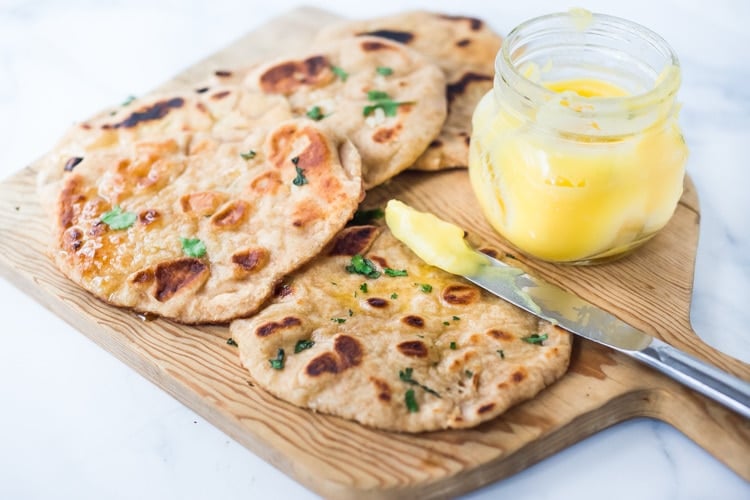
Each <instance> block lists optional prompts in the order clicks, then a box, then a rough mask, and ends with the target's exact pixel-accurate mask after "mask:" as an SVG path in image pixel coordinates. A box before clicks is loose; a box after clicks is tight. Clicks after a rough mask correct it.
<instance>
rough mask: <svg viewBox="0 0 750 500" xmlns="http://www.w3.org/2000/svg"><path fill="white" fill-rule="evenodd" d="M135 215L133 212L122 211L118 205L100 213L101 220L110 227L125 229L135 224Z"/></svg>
mask: <svg viewBox="0 0 750 500" xmlns="http://www.w3.org/2000/svg"><path fill="white" fill-rule="evenodd" d="M135 219H136V215H135V213H133V212H123V211H122V208H120V205H115V207H114V208H113V209H112V210H110V211H109V212H107V213H105V214H104V215H102V218H101V221H102V222H103V223H105V224H106V225H108V226H109V228H110V229H115V230H120V229H127V228H129V227H130V226H132V225H133V224H135Z"/></svg>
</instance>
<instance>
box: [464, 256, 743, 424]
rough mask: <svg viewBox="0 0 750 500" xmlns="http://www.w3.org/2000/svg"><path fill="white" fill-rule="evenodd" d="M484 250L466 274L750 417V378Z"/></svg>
mask: <svg viewBox="0 0 750 500" xmlns="http://www.w3.org/2000/svg"><path fill="white" fill-rule="evenodd" d="M474 251H475V252H476V250H474ZM476 253H477V254H479V252H476ZM480 255H481V256H482V258H486V264H484V265H481V266H478V267H477V268H476V269H475V270H474V271H473V272H472V273H471V274H468V275H464V277H465V278H466V279H468V280H469V281H471V282H472V283H474V284H476V285H478V286H480V287H482V288H484V289H485V290H487V291H489V292H491V293H493V294H494V295H497V296H498V297H500V298H502V299H504V300H506V301H508V302H510V303H511V304H514V305H516V306H518V307H520V308H521V309H524V310H526V311H528V312H530V313H532V314H534V315H536V316H538V317H540V318H542V319H545V320H547V321H550V322H551V323H554V324H556V325H558V326H559V327H561V328H563V329H565V330H567V331H569V332H571V333H574V334H576V335H578V336H580V337H583V338H586V339H589V340H592V341H594V342H597V343H599V344H602V345H605V346H607V347H610V348H612V349H614V350H616V351H619V352H621V353H623V354H625V355H627V356H629V357H631V358H634V359H637V360H638V361H640V362H642V363H644V364H646V365H648V366H651V367H652V368H655V369H656V370H658V371H660V372H662V373H664V374H665V375H667V376H669V377H671V378H673V379H674V380H676V381H678V382H680V383H681V384H683V385H685V386H687V387H689V388H691V389H694V390H695V391H697V392H699V393H701V394H703V395H704V396H707V397H709V398H711V399H713V400H714V401H716V402H718V403H720V404H722V405H724V406H726V407H727V408H729V409H731V410H733V411H735V412H737V413H739V414H740V415H742V416H743V417H745V418H750V383H748V382H745V381H744V380H742V379H740V378H737V377H735V376H733V375H730V374H729V373H727V372H725V371H723V370H720V369H718V368H716V367H714V366H711V365H709V364H707V363H705V362H703V361H701V360H699V359H697V358H695V357H693V356H690V355H689V354H686V353H684V352H682V351H680V350H679V349H677V348H675V347H672V346H671V345H669V344H667V343H666V342H663V341H661V340H659V339H657V338H654V337H652V336H650V335H648V334H646V333H644V332H642V331H640V330H638V329H636V328H634V327H632V326H630V325H628V324H627V323H625V322H623V321H621V320H619V319H617V318H616V317H615V316H613V315H612V314H610V313H608V312H606V311H603V310H602V309H600V308H598V307H597V306H595V305H593V304H590V303H588V302H586V301H585V300H583V299H581V298H579V297H577V296H575V295H573V294H572V293H569V292H567V291H565V290H563V289H562V288H559V287H557V286H555V285H552V284H550V283H546V282H544V281H542V280H539V279H537V278H534V277H532V276H530V275H528V274H526V273H524V272H523V271H522V270H521V269H518V268H515V267H512V266H509V265H508V264H506V263H504V262H501V261H499V260H497V259H493V258H492V257H489V256H487V255H484V254H480Z"/></svg>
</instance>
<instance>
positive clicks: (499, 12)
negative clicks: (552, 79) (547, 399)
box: [0, 0, 750, 500]
mask: <svg viewBox="0 0 750 500" xmlns="http://www.w3.org/2000/svg"><path fill="white" fill-rule="evenodd" d="M296 3H297V2H293V1H288V0H273V1H264V2H247V1H246V2H240V1H236V2H232V1H229V0H213V1H210V2H205V3H200V2H194V1H177V0H172V1H168V0H126V1H111V0H105V1H96V0H61V1H57V2H56V1H50V0H30V1H23V0H0V177H2V178H5V177H7V176H9V175H11V174H12V173H14V172H16V171H17V170H19V169H21V168H22V167H24V166H25V165H27V164H28V163H29V162H31V161H32V160H34V159H35V158H36V157H37V156H38V155H39V154H40V153H41V152H43V151H44V150H45V149H46V148H48V147H49V146H50V145H52V144H53V143H54V141H55V140H56V139H57V138H58V137H59V136H60V134H61V133H62V132H63V131H64V130H65V128H66V127H67V126H69V125H70V124H71V123H72V122H73V121H74V120H76V119H80V118H83V117H85V116H87V115H89V114H91V113H93V112H94V111H96V110H98V109H99V108H102V107H105V106H107V105H110V104H112V103H118V102H121V101H122V100H123V99H124V98H125V97H126V96H128V95H130V94H140V93H143V92H145V91H147V90H148V89H150V88H152V87H153V86H155V85H156V84H158V83H160V82H162V81H164V80H166V79H168V78H169V77H170V76H171V75H173V74H174V73H176V72H177V71H179V70H180V69H182V68H184V67H185V66H188V65H190V64H191V63H193V62H195V61H196V60H198V59H201V58H202V57H204V56H206V55H208V54H210V53H212V52H213V51H215V50H217V49H219V48H220V47H222V46H224V45H226V44H228V43H229V42H231V41H232V40H234V39H235V38H237V37H239V36H241V35H242V34H244V33H246V32H247V31H249V30H251V29H253V28H254V27H256V26H258V25H260V24H262V23H263V22H264V21H266V20H267V19H269V18H271V17H273V16H275V15H277V14H280V13H283V12H284V11H286V10H288V9H290V8H292V7H293V6H294V5H295V4H296ZM574 5H575V4H574ZM574 5H567V4H561V3H560V2H553V1H524V2H496V3H490V2H482V1H474V0H463V1H462V2H460V3H459V2H453V3H450V2H429V1H423V2H408V1H406V0H401V1H390V0H378V1H376V2H367V3H364V2H356V3H355V2H344V1H337V2H329V3H323V4H321V5H320V6H322V7H326V8H328V9H330V10H333V11H336V12H339V13H341V14H342V15H346V16H349V17H365V16H372V15H379V14H384V13H388V12H393V11H396V10H399V9H403V8H406V7H416V6H432V7H433V8H435V9H442V10H449V11H453V12H456V13H467V14H473V15H476V16H478V17H482V18H484V19H486V20H488V21H489V22H490V23H491V24H492V25H493V26H494V27H495V28H496V29H498V30H500V31H501V32H507V31H508V30H509V29H511V28H512V27H513V26H515V25H516V24H518V23H519V22H521V21H523V20H525V19H527V18H530V17H533V16H536V15H540V14H544V13H547V12H551V11H555V10H560V9H566V8H568V7H569V6H574ZM577 5H579V6H583V7H587V8H589V9H591V10H594V11H599V12H606V13H610V14H614V15H620V16H623V17H627V18H630V19H632V20H635V21H638V22H641V23H642V24H645V25H647V26H649V27H651V28H652V29H654V30H656V31H657V32H659V33H661V34H662V35H663V36H664V37H665V38H666V39H667V40H668V41H669V42H670V43H671V44H672V45H673V46H674V47H675V49H676V50H677V52H678V54H679V55H680V57H681V59H682V63H683V71H684V83H683V88H682V91H681V100H682V102H683V103H684V108H683V112H682V124H683V129H684V132H685V135H686V138H687V141H688V144H689V146H690V148H691V157H690V160H689V164H688V171H689V172H690V174H691V175H692V177H693V179H694V180H695V183H696V185H697V187H698V192H699V196H700V202H701V211H702V220H701V241H700V245H699V251H698V264H697V272H696V283H695V293H694V297H693V314H692V320H693V324H694V326H695V329H696V331H697V332H698V333H699V334H700V335H701V336H702V337H703V338H704V339H706V340H707V341H708V342H710V343H712V344H714V345H716V346H717V347H719V348H720V349H722V350H724V351H726V352H728V353H730V354H733V355H734V356H736V357H739V358H741V359H744V360H745V361H750V333H748V331H747V325H748V324H750V307H748V303H750V300H748V299H750V223H748V220H749V219H748V214H749V213H750V197H749V196H748V195H747V186H748V184H750V182H749V181H750V169H748V165H747V158H748V152H750V90H748V89H749V88H750V87H748V82H749V81H750V59H749V58H748V55H747V54H748V52H747V47H749V46H750V30H748V24H749V23H750V3H748V2H745V1H743V0H736V1H734V2H730V1H719V0H714V1H712V2H710V3H709V2H700V3H699V2H697V1H687V0H679V1H678V0H673V1H669V2H654V1H648V0H639V1H635V0H631V1H627V2H626V1H623V0H619V1H606V2H595V1H590V2H577ZM709 6H710V8H709ZM0 317H1V318H2V321H3V324H2V333H1V334H0V335H2V336H1V337H0V338H1V339H2V349H0V405H2V406H1V408H2V409H1V410H0V498H3V499H32V498H33V499H43V498H44V499H47V498H75V499H98V498H109V499H118V498H144V499H145V498H148V499H151V498H154V499H156V498H158V499H201V498H226V499H232V498H263V497H265V496H272V497H273V498H314V497H315V495H314V494H312V493H311V492H309V491H308V490H306V489H304V488H302V487H301V486H299V485H298V484H296V483H295V482H294V481H292V480H290V479H289V478H287V477H286V476H284V475H283V474H281V473H280V472H278V471H277V470H276V469H274V468H273V467H271V466H270V465H268V464H266V463H264V462H262V461H261V460H260V459H258V458H256V457H255V456H254V455H253V454H252V453H250V452H249V451H247V450H245V449H244V448H242V447H241V446H240V445H238V444H237V443H235V442H234V441H232V440H231V439H230V438H228V437H227V436H226V435H224V434H222V433H221V432H220V431H218V430H217V429H215V428H214V427H213V426H212V425H211V424H209V423H207V422H206V421H204V420H203V419H202V418H200V417H198V416H196V415H195V414H194V413H193V412H192V411H191V410H189V409H188V408H185V407H184V406H182V405H181V404H179V403H178V402H176V401H175V400H173V399H172V398H171V397H170V396H168V395H167V394H166V393H164V392H162V391H161V390H160V389H158V388H157V387H155V386H153V385H152V384H150V383H149V382H147V381H146V380H144V379H143V378H142V377H141V376H139V375H137V374H136V373H135V372H134V371H133V370H131V369H130V368H128V367H127V366H125V365H123V364H122V363H120V362H119V361H117V360H116V359H115V358H114V357H112V356H111V355H109V354H108V353H106V352H105V351H104V350H102V349H100V348H99V347H98V346H96V345H94V344H93V343H92V342H91V341H89V340H88V339H87V338H86V337H85V336H83V335H82V334H80V333H79V332H77V331H75V330H74V329H72V328H71V327H69V326H68V325H67V324H65V323H63V322H62V321H61V320H59V319H57V318H56V317H55V316H54V315H53V314H52V313H50V312H49V311H47V310H45V309H44V307H42V306H41V305H39V304H37V303H36V302H34V301H33V300H31V299H29V298H28V297H26V296H25V295H23V294H22V293H20V292H19V291H18V290H16V289H15V288H13V287H12V286H11V285H10V284H8V283H7V282H6V281H4V280H2V279H0ZM747 458H748V462H750V456H749V457H747ZM501 496H502V497H507V498H515V499H518V500H520V499H531V498H533V499H539V498H577V499H589V498H591V499H598V498H602V497H607V498H609V499H620V498H622V499H625V498H639V499H643V500H649V499H673V498H674V499H694V498H695V499H700V498H723V499H739V498H750V485H748V483H747V482H745V481H744V480H742V479H741V478H739V477H738V476H737V475H735V474H734V473H733V472H732V471H730V470H729V469H728V468H726V467H725V466H723V465H722V464H721V463H720V462H718V461H717V460H716V459H714V458H713V457H711V456H710V455H708V454H707V453H705V452H704V451H703V450H701V449H700V448H698V447H697V446H696V445H694V444H693V443H692V442H691V441H689V440H687V439H686V438H685V437H684V436H683V435H682V434H680V433H679V432H677V431H676V430H674V429H673V428H671V427H669V426H667V425H664V424H661V423H658V422H655V421H651V420H646V419H642V420H636V421H632V422H628V423H625V424H622V425H618V426H616V427H614V428H612V429H610V430H607V431H605V432H602V433H600V434H598V435H596V436H594V437H592V438H590V439H588V440H586V441H584V442H582V443H580V444H578V445H576V446H574V447H572V448H570V449H568V450H566V451H563V452H561V453H558V454H556V455H554V456H552V457H551V458H548V459H547V460H544V461H543V462H541V463H539V464H537V465H535V466H532V467H530V468H529V469H527V470H526V471H524V472H521V473H519V474H517V475H515V476H513V477H511V478H509V479H506V480H505V481H502V482H499V483H496V484H493V485H490V486H488V487H486V488H484V489H482V490H479V491H477V492H474V493H472V494H470V495H469V498H477V499H479V498H499V497H501Z"/></svg>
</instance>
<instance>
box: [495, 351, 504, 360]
mask: <svg viewBox="0 0 750 500" xmlns="http://www.w3.org/2000/svg"><path fill="white" fill-rule="evenodd" d="M497 353H498V354H499V355H500V359H505V351H503V350H502V349H498V350H497Z"/></svg>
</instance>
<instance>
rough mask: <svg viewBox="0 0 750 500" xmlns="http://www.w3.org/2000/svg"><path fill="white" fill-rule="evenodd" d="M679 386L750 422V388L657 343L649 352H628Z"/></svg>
mask: <svg viewBox="0 0 750 500" xmlns="http://www.w3.org/2000/svg"><path fill="white" fill-rule="evenodd" d="M624 352H626V353H627V354H628V355H630V356H632V357H633V358H635V359H637V360H639V361H641V362H643V363H645V364H647V365H649V366H651V367H652V368H655V369H657V370H659V371H660V372H662V373H664V374H665V375H668V376H669V377H671V378H673V379H675V380H677V381H678V382H680V383H682V384H684V385H686V386H687V387H690V388H691V389H694V390H696V391H698V392H700V393H701V394H703V395H704V396H707V397H709V398H711V399H713V400H714V401H716V402H718V403H721V404H722V405H724V406H726V407H727V408H729V409H731V410H733V411H735V412H737V413H739V414H740V415H742V416H743V417H745V418H750V384H749V383H747V382H745V381H744V380H742V379H740V378H737V377H735V376H733V375H730V374H729V373H726V372H725V371H722V370H719V369H718V368H715V367H713V366H711V365H709V364H707V363H704V362H703V361H701V360H699V359H697V358H694V357H693V356H690V355H689V354H686V353H684V352H682V351H680V350H679V349H676V348H675V347H672V346H671V345H669V344H667V343H666V342H662V341H661V340H659V339H653V340H652V341H651V343H650V344H649V345H648V347H646V348H645V349H642V350H640V351H624Z"/></svg>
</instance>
